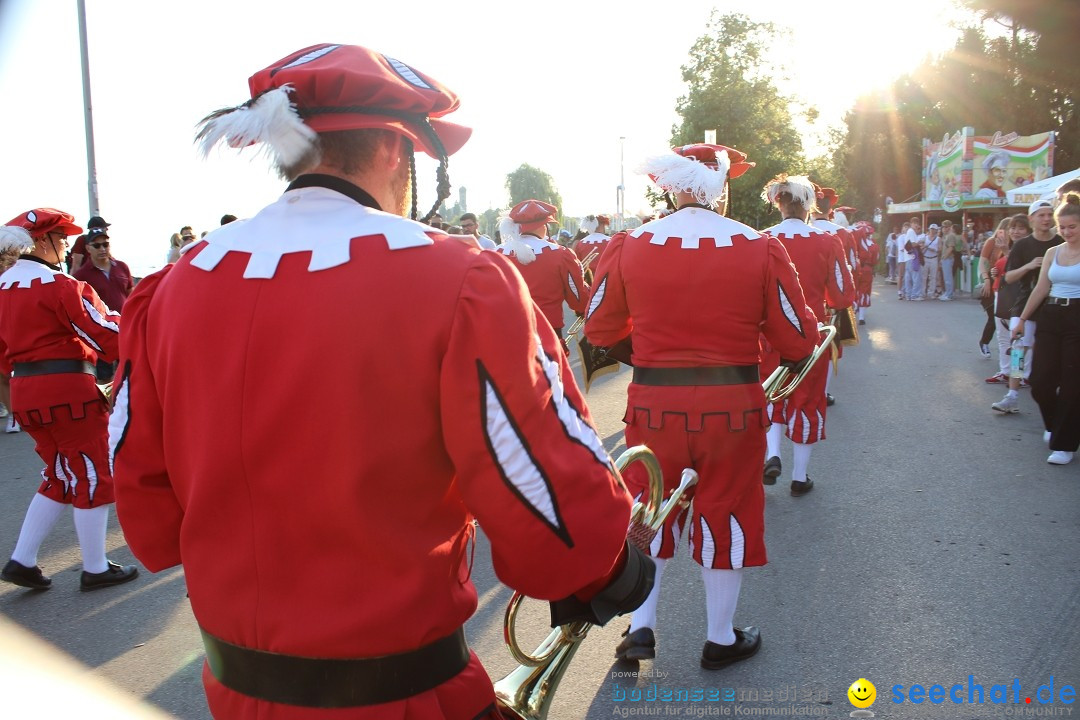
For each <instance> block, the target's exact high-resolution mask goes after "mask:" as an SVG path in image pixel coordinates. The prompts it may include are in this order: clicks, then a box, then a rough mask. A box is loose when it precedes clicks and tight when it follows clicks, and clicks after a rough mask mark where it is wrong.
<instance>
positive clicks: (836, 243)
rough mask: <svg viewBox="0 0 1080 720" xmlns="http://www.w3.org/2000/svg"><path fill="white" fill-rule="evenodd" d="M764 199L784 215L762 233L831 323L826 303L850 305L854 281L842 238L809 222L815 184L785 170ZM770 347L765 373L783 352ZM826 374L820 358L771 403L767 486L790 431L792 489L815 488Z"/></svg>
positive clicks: (820, 317) (823, 319)
mask: <svg viewBox="0 0 1080 720" xmlns="http://www.w3.org/2000/svg"><path fill="white" fill-rule="evenodd" d="M761 198H762V199H763V200H765V201H766V202H769V203H771V204H772V205H774V206H776V208H777V209H778V210H779V211H780V216H781V217H782V218H783V221H782V222H781V223H780V224H779V225H774V226H773V227H771V228H769V229H768V230H765V231H764V232H766V233H767V234H769V235H772V236H773V237H775V238H776V239H777V240H779V241H780V242H782V243H783V244H784V248H785V249H786V250H787V252H788V255H789V256H790V257H791V262H792V264H793V265H795V269H796V270H797V271H798V273H799V285H800V286H802V289H803V293H804V294H805V295H806V304H807V305H809V306H810V309H812V310H813V311H814V315H815V316H816V320H817V322H820V323H825V322H828V316H827V315H826V312H825V306H826V305H828V306H829V307H831V308H834V309H844V308H847V307H849V306H850V305H851V303H852V301H853V300H854V299H855V283H854V281H853V280H852V278H851V273H850V272H849V271H848V266H847V262H845V260H844V246H843V244H842V243H841V241H840V238H839V237H837V236H836V235H833V234H830V233H827V232H825V231H824V230H820V229H818V228H816V227H813V226H811V225H808V224H807V223H806V219H807V217H808V216H809V213H810V211H811V210H812V209H813V208H814V207H815V202H816V200H817V193H816V190H815V188H814V185H813V184H812V183H811V182H810V180H809V179H807V178H805V177H802V176H788V175H783V174H781V175H777V176H776V177H775V178H773V179H772V180H770V181H769V183H768V184H767V185H766V186H765V189H764V190H763V191H762V193H761ZM814 327H815V328H816V327H817V323H815V324H814ZM766 345H767V343H766ZM767 349H768V350H770V352H768V353H767V354H766V357H765V359H764V361H763V362H762V368H761V370H762V374H763V375H768V374H769V373H771V372H772V371H773V370H775V369H776V367H777V365H779V364H780V353H777V352H774V351H771V348H767ZM828 375H829V363H827V362H819V363H817V364H816V365H815V366H814V368H813V369H812V370H810V372H809V374H807V376H806V377H805V378H804V379H803V381H802V382H801V383H800V384H799V387H797V388H796V389H795V391H794V392H793V393H792V394H791V395H790V396H788V397H787V398H785V399H784V400H783V402H782V403H777V404H774V405H771V406H770V408H769V409H770V415H771V417H772V427H771V428H770V429H769V433H768V450H767V451H766V458H767V459H766V461H765V470H764V481H765V484H766V485H772V484H773V483H775V482H776V478H777V477H778V476H779V475H780V472H781V467H780V438H781V436H782V435H783V434H784V433H785V431H786V433H787V436H788V438H789V439H790V440H791V442H792V443H793V444H794V449H793V456H794V468H793V471H792V473H791V494H792V495H795V496H800V495H805V494H806V493H808V492H810V491H811V490H813V489H814V481H813V480H811V479H810V478H809V477H808V476H807V474H806V469H807V466H808V465H809V463H810V453H811V451H812V450H813V448H814V444H815V443H817V442H818V441H819V440H824V439H825V409H826V402H825V382H826V379H827V377H828Z"/></svg>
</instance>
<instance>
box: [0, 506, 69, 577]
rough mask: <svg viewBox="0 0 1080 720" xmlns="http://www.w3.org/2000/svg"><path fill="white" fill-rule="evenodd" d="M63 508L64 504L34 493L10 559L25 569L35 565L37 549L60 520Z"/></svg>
mask: <svg viewBox="0 0 1080 720" xmlns="http://www.w3.org/2000/svg"><path fill="white" fill-rule="evenodd" d="M64 507H66V506H65V505H64V503H58V502H56V501H55V500H53V499H52V498H47V497H45V496H44V495H42V494H41V493H34V499H33V500H31V501H30V507H29V508H27V510H26V517H25V518H23V524H22V530H20V531H19V541H18V542H17V543H15V552H13V553H11V559H12V560H14V561H15V562H17V563H19V564H20V565H25V566H26V567H34V566H35V565H37V554H38V549H39V548H40V547H41V543H43V542H45V538H46V537H47V536H48V534H49V531H50V530H52V527H53V525H55V524H56V521H57V520H59V519H60V513H62V512H64Z"/></svg>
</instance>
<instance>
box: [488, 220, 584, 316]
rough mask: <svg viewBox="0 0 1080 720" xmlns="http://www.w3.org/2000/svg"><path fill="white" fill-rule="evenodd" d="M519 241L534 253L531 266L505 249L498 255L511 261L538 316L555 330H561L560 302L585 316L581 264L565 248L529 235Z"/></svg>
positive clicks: (561, 310) (500, 250) (502, 248)
mask: <svg viewBox="0 0 1080 720" xmlns="http://www.w3.org/2000/svg"><path fill="white" fill-rule="evenodd" d="M521 239H522V240H523V241H524V242H525V243H527V244H528V245H529V247H531V248H532V250H533V252H534V253H536V259H535V260H533V261H532V262H530V263H522V262H521V261H520V260H518V259H517V256H515V255H514V254H512V253H511V252H510V251H509V250H508V249H507V248H506V246H505V245H504V246H502V247H500V248H499V249H498V252H499V253H500V254H502V255H505V256H507V257H509V258H510V260H511V262H513V264H514V267H516V268H517V270H518V272H519V273H521V277H523V278H524V279H525V284H526V285H527V286H528V288H529V294H530V295H532V299H533V301H534V302H535V303H536V304H537V305H538V306H539V307H540V312H542V313H544V317H546V318H547V319H548V322H549V323H551V327H553V328H555V329H556V330H558V329H560V328H561V327H562V326H563V309H562V305H563V301H565V302H566V304H567V305H569V306H570V309H571V310H573V311H574V312H575V313H578V314H581V313H584V312H585V306H586V305H587V303H588V302H589V286H588V285H586V284H585V277H584V275H583V273H582V271H581V263H579V262H578V259H577V257H576V256H575V255H574V251H572V250H570V249H568V248H564V247H561V246H559V245H556V244H555V243H553V242H549V241H547V240H541V239H540V238H537V237H533V236H532V235H523V236H522V238H521Z"/></svg>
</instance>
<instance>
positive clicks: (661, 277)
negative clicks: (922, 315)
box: [585, 144, 818, 669]
mask: <svg viewBox="0 0 1080 720" xmlns="http://www.w3.org/2000/svg"><path fill="white" fill-rule="evenodd" d="M753 165H754V164H753V163H749V162H746V155H744V154H743V153H741V152H738V151H737V150H732V149H731V148H727V147H724V146H723V145H704V144H700V145H687V146H684V147H679V148H675V149H674V154H671V155H667V156H663V157H658V158H655V159H653V160H651V161H650V162H649V163H648V164H647V166H646V169H647V172H648V173H649V175H650V177H652V178H653V180H654V181H655V182H656V184H657V185H658V186H659V187H660V188H662V189H663V190H664V191H666V192H668V193H672V194H673V195H674V196H675V200H676V204H677V208H678V209H677V210H676V211H675V212H673V213H671V214H670V215H668V216H666V217H664V218H661V219H659V220H654V221H652V222H649V223H646V224H644V225H642V226H641V227H639V228H636V229H635V230H632V231H630V232H620V233H617V234H615V235H614V236H613V237H612V239H611V244H610V245H609V246H608V249H607V251H606V252H605V253H604V257H603V258H602V259H601V261H600V266H599V267H598V268H597V275H596V278H597V279H596V283H595V285H594V289H593V294H592V298H591V300H590V303H589V312H588V314H587V315H586V322H585V334H586V336H587V338H588V340H589V341H590V342H591V343H593V344H594V345H596V346H598V347H619V348H620V349H625V346H626V345H627V344H628V343H629V344H630V346H631V347H630V350H629V353H630V360H631V362H632V364H633V365H634V377H633V381H632V382H631V384H630V387H629V392H628V396H627V407H626V415H625V417H624V422H625V423H626V444H627V445H628V446H632V445H638V444H644V445H647V446H648V447H650V448H651V449H652V450H653V451H654V452H655V453H656V455H657V457H658V458H659V460H660V464H661V467H662V469H663V474H664V480H665V484H666V485H667V486H668V487H667V488H666V490H667V491H668V492H670V491H671V489H672V488H673V486H674V484H675V483H677V479H678V478H679V475H680V472H681V470H682V469H683V468H685V467H692V468H694V469H695V470H697V472H698V473H699V474H700V476H701V479H700V482H699V484H698V485H697V487H696V488H695V489H694V490H695V491H696V492H695V494H694V500H693V504H692V512H691V513H690V517H689V518H687V512H686V511H684V512H682V513H681V514H678V516H677V517H676V516H675V515H676V514H675V513H673V514H672V516H670V517H669V518H668V521H667V522H666V523H665V526H664V527H663V529H662V530H661V532H660V533H658V534H657V536H656V539H655V540H654V542H653V544H652V547H651V548H650V553H651V555H652V556H653V557H654V558H655V559H656V566H657V569H656V583H655V585H654V587H653V591H652V593H651V594H650V595H649V599H648V600H646V601H645V603H644V604H643V605H642V606H641V608H639V609H638V610H637V611H635V612H634V615H633V619H632V621H631V624H630V628H629V630H628V631H627V635H626V638H625V639H624V640H623V641H622V642H621V643H620V644H619V646H618V648H617V649H616V651H615V654H616V657H618V658H621V659H625V660H640V659H643V658H651V657H654V656H655V643H656V641H655V635H654V629H655V628H656V605H657V600H658V597H659V590H660V579H661V573H662V571H663V568H664V564H665V562H666V561H667V560H668V559H670V558H671V557H673V555H674V553H675V548H676V547H677V546H678V544H679V541H680V539H681V537H682V531H683V529H684V528H685V527H686V526H687V524H689V536H690V547H691V552H692V554H693V558H694V560H695V562H697V563H698V564H700V565H701V567H702V578H703V579H704V582H705V593H706V608H707V613H708V631H707V641H706V643H705V646H704V649H703V650H702V655H701V665H702V667H704V668H707V669H717V668H720V667H723V666H725V665H728V664H730V663H733V662H737V661H739V660H743V659H745V658H748V657H750V656H751V655H753V654H754V653H755V652H757V650H758V648H759V647H760V644H761V636H760V632H759V631H758V629H757V628H755V627H748V628H736V627H734V625H733V620H734V616H735V608H736V605H737V603H738V598H739V590H740V587H741V583H742V569H743V568H744V567H753V566H758V565H764V564H765V562H766V552H765V538H764V509H765V508H764V505H765V497H764V491H763V489H762V487H761V481H760V479H759V478H760V475H759V473H760V470H761V465H760V462H761V461H760V458H761V457H763V455H762V453H764V451H765V428H766V427H767V425H768V418H767V416H766V413H765V396H764V392H763V390H762V386H761V381H760V378H759V373H758V362H759V360H760V354H759V348H758V337H759V333H761V332H764V334H765V336H766V337H767V338H768V339H769V341H770V342H771V343H772V344H773V346H774V347H776V348H777V349H778V351H779V352H780V354H781V355H782V356H783V357H784V358H788V359H791V360H794V361H798V360H800V359H803V358H806V357H807V356H808V355H809V354H810V353H812V352H813V350H814V347H815V339H816V338H817V337H818V333H817V321H816V320H815V319H814V315H813V313H812V312H811V311H810V309H809V308H807V307H806V302H805V300H804V298H803V292H802V290H801V289H800V287H799V280H798V277H797V276H796V274H795V270H794V268H793V267H792V265H791V260H790V258H789V257H788V255H787V252H785V250H784V247H783V245H781V244H780V242H779V241H777V240H775V239H773V238H770V237H767V236H763V235H760V234H759V233H757V232H756V231H754V230H753V229H752V228H749V227H747V226H746V225H743V224H742V223H738V222H735V221H734V220H729V219H728V218H726V217H724V212H725V210H726V205H727V197H728V194H727V191H728V183H727V179H728V176H729V175H730V176H731V177H738V176H739V175H741V174H742V173H743V172H745V171H746V170H748V169H749V168H751V167H753ZM631 339H632V340H631ZM616 352H617V351H616ZM640 470H641V468H640V467H636V466H632V467H631V468H630V469H629V471H628V472H627V476H626V479H627V483H628V485H629V486H630V489H631V492H633V493H640V492H643V490H644V488H645V478H644V473H642V472H635V471H640ZM688 519H689V523H687V520H688Z"/></svg>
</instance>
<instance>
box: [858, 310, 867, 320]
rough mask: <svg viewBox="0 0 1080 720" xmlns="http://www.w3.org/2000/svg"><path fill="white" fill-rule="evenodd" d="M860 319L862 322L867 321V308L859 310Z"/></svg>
mask: <svg viewBox="0 0 1080 720" xmlns="http://www.w3.org/2000/svg"><path fill="white" fill-rule="evenodd" d="M859 319H860V320H865V319H866V308H859Z"/></svg>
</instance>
